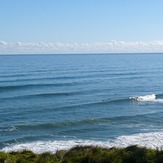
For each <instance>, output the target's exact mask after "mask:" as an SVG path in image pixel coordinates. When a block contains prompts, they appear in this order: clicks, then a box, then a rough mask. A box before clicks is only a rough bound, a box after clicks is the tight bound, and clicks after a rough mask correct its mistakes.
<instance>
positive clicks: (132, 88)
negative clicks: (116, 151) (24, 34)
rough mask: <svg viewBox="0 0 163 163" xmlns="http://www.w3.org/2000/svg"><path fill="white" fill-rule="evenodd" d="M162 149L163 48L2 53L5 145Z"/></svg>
mask: <svg viewBox="0 0 163 163" xmlns="http://www.w3.org/2000/svg"><path fill="white" fill-rule="evenodd" d="M133 144H137V145H139V146H146V147H148V148H159V149H162V148H163V54H98V55H93V54H92V55H87V54H83V55H79V54H78V55H75V54H74V55H70V54H69V55H1V56H0V151H5V152H9V151H19V150H23V149H27V150H32V151H34V152H36V153H43V152H47V151H49V152H53V153H54V152H56V150H60V149H70V148H72V147H73V146H76V145H95V146H102V147H113V146H115V147H126V146H129V145H133Z"/></svg>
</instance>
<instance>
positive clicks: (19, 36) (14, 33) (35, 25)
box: [0, 0, 163, 54]
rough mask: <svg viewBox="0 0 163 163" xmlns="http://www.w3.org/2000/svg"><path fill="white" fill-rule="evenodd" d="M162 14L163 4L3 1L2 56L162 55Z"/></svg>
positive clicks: (146, 0) (114, 0)
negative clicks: (23, 54) (88, 53)
mask: <svg viewBox="0 0 163 163" xmlns="http://www.w3.org/2000/svg"><path fill="white" fill-rule="evenodd" d="M162 16H163V1H162V0H156V1H154V0H0V20H1V21H0V54H3V53H46V52H47V53H66V52H67V53H71V52H74V53H76V52H81V53H82V52H130V51H131V52H132V51H133V52H142V51H143V52H144V51H145V52H146V51H147V52H148V51H149V52H151V51H156V52H160V51H163V19H162ZM151 45H152V47H150V46H151ZM103 49H104V50H103Z"/></svg>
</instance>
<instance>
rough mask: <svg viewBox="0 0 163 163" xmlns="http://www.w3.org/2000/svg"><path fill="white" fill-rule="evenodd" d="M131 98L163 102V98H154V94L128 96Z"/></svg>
mask: <svg viewBox="0 0 163 163" xmlns="http://www.w3.org/2000/svg"><path fill="white" fill-rule="evenodd" d="M130 99H132V100H136V101H142V102H163V99H156V95H155V94H151V95H145V96H134V97H130Z"/></svg>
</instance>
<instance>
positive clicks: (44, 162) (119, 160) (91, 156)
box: [0, 146, 163, 163]
mask: <svg viewBox="0 0 163 163" xmlns="http://www.w3.org/2000/svg"><path fill="white" fill-rule="evenodd" d="M0 163H163V151H158V150H152V149H147V148H141V147H137V146H129V147H127V148H124V149H121V148H110V149H106V148H100V147H92V146H86V147H79V146H77V147H75V148H72V149H70V150H68V151H64V150H63V151H57V152H56V153H55V154H51V153H43V154H35V153H33V152H31V151H22V152H11V153H4V152H0Z"/></svg>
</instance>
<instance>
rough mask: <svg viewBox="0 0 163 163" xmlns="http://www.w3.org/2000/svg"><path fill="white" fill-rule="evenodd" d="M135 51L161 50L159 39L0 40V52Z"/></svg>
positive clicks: (162, 44)
mask: <svg viewBox="0 0 163 163" xmlns="http://www.w3.org/2000/svg"><path fill="white" fill-rule="evenodd" d="M125 52H127V53H130V52H131V53H134V52H135V53H137V52H163V40H160V41H150V42H143V41H135V42H125V41H116V40H112V41H108V42H94V43H61V42H56V43H51V42H16V43H15V42H5V41H0V54H32V53H33V54H36V53H40V54H43V53H44V54H45V53H53V54H55V53H125Z"/></svg>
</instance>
